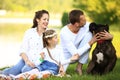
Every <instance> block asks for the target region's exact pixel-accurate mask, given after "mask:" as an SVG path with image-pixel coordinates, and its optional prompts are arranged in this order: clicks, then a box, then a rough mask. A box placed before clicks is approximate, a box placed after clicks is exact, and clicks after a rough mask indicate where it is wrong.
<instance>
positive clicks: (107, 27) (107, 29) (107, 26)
mask: <svg viewBox="0 0 120 80" xmlns="http://www.w3.org/2000/svg"><path fill="white" fill-rule="evenodd" d="M105 27H106V29H105V30H106V31H107V32H109V25H108V24H106V25H105Z"/></svg>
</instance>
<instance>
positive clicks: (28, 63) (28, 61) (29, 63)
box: [25, 60, 35, 68]
mask: <svg viewBox="0 0 120 80" xmlns="http://www.w3.org/2000/svg"><path fill="white" fill-rule="evenodd" d="M25 63H26V64H27V65H29V66H30V67H32V68H34V67H35V64H34V63H33V62H31V61H30V60H27V61H25Z"/></svg>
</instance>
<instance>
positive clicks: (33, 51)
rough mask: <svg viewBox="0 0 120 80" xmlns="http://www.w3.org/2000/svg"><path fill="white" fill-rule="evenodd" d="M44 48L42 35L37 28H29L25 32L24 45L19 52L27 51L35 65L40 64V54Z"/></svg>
mask: <svg viewBox="0 0 120 80" xmlns="http://www.w3.org/2000/svg"><path fill="white" fill-rule="evenodd" d="M42 49H43V40H42V35H41V36H40V35H39V34H38V33H37V28H31V29H28V30H27V31H26V32H25V35H24V38H23V42H22V45H21V47H20V51H19V53H20V54H21V53H25V54H26V55H27V56H28V58H29V60H30V61H32V62H33V63H34V64H35V65H38V64H39V62H38V61H37V60H38V57H39V56H40V51H41V50H42Z"/></svg>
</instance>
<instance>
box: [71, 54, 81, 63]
mask: <svg viewBox="0 0 120 80" xmlns="http://www.w3.org/2000/svg"><path fill="white" fill-rule="evenodd" d="M79 58H80V56H79V54H75V55H73V56H72V57H71V61H76V60H78V59H79Z"/></svg>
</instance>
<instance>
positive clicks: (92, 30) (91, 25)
mask: <svg viewBox="0 0 120 80" xmlns="http://www.w3.org/2000/svg"><path fill="white" fill-rule="evenodd" d="M96 26H97V24H96V23H94V22H92V23H90V25H89V31H90V32H92V33H94V31H95V29H96Z"/></svg>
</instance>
